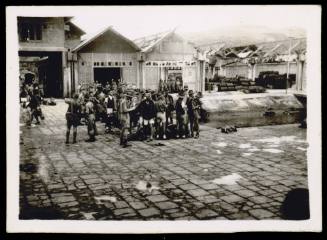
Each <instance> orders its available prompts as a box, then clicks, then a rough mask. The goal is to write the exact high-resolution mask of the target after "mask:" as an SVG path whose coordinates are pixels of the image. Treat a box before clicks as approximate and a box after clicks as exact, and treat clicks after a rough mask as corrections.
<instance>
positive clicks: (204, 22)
mask: <svg viewBox="0 0 327 240" xmlns="http://www.w3.org/2000/svg"><path fill="white" fill-rule="evenodd" d="M305 12H306V9H305V8H303V7H299V6H291V7H286V6H187V7H185V6H158V7H154V6H142V7H140V6H131V7H119V6H115V7H101V8H97V9H95V8H94V9H93V7H88V8H87V10H86V9H84V8H81V10H80V11H76V12H74V14H73V15H74V16H75V19H74V23H76V24H77V25H78V26H80V27H81V28H82V29H83V30H85V31H86V32H87V33H92V32H95V31H99V30H100V29H103V28H104V27H106V26H108V25H112V26H113V27H114V28H115V29H116V30H118V31H119V32H120V33H122V34H124V35H125V36H127V37H129V38H131V39H135V38H137V37H142V36H145V35H149V34H154V33H156V32H160V31H165V30H169V29H173V28H175V27H177V31H178V32H197V31H204V30H208V29H211V28H220V27H221V28H225V27H228V26H242V25H261V26H269V27H270V28H283V27H285V28H288V27H294V26H295V27H305V26H307V25H308V24H309V23H310V18H307V17H306V14H305Z"/></svg>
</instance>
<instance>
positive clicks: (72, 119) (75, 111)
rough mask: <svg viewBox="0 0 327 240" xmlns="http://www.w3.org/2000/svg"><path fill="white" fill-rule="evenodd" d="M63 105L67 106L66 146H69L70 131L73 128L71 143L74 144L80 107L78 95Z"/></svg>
mask: <svg viewBox="0 0 327 240" xmlns="http://www.w3.org/2000/svg"><path fill="white" fill-rule="evenodd" d="M65 103H67V104H68V109H67V112H66V120H67V131H66V144H69V135H70V129H71V127H72V126H73V143H76V137H77V126H78V125H79V122H80V119H79V116H80V112H81V105H80V103H79V102H78V94H75V95H74V98H73V99H66V100H65Z"/></svg>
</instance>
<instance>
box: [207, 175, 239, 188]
mask: <svg viewBox="0 0 327 240" xmlns="http://www.w3.org/2000/svg"><path fill="white" fill-rule="evenodd" d="M241 179H243V177H242V176H240V175H239V174H237V173H233V174H231V175H227V176H224V177H221V178H216V179H214V180H212V182H213V183H215V184H218V185H234V184H237V182H238V181H240V180H241Z"/></svg>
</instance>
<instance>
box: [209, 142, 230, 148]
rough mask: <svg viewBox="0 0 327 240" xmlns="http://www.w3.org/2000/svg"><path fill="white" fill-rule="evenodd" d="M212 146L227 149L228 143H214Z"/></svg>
mask: <svg viewBox="0 0 327 240" xmlns="http://www.w3.org/2000/svg"><path fill="white" fill-rule="evenodd" d="M211 144H212V145H215V146H217V147H226V146H227V143H225V142H219V143H218V142H213V143H211Z"/></svg>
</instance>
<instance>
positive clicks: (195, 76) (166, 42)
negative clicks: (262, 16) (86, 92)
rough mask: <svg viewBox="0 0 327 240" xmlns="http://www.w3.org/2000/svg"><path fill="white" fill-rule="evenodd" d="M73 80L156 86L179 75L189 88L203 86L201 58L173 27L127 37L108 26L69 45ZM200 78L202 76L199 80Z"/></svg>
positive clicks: (149, 87)
mask: <svg viewBox="0 0 327 240" xmlns="http://www.w3.org/2000/svg"><path fill="white" fill-rule="evenodd" d="M73 54H74V55H75V56H76V58H77V65H76V67H75V69H77V73H76V76H77V77H76V78H75V80H76V82H75V83H76V84H80V85H83V84H91V83H93V82H94V81H97V82H99V83H101V84H103V85H104V84H106V83H107V82H109V83H110V82H111V81H116V80H117V79H121V80H122V81H123V82H125V83H127V85H129V86H132V87H135V88H140V89H153V90H154V89H158V87H159V81H160V79H161V80H168V79H173V78H180V80H181V83H182V84H183V85H188V87H189V89H193V90H197V91H202V90H204V58H203V60H201V55H200V54H199V52H198V51H197V50H196V49H195V48H194V47H193V46H192V45H191V44H189V43H188V42H186V41H185V40H184V39H183V38H181V37H180V36H178V35H177V34H176V33H175V32H174V31H169V32H165V33H160V34H155V35H152V36H148V37H144V38H140V39H136V40H134V41H131V40H129V39H127V38H126V37H124V36H122V35H121V34H119V33H118V32H117V31H115V30H114V29H113V28H112V27H109V28H106V29H105V30H103V31H101V32H100V33H98V34H95V35H94V36H92V37H90V38H89V39H88V40H86V41H84V42H82V43H81V44H79V45H78V46H77V47H75V48H74V49H73ZM201 79H202V80H201Z"/></svg>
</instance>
